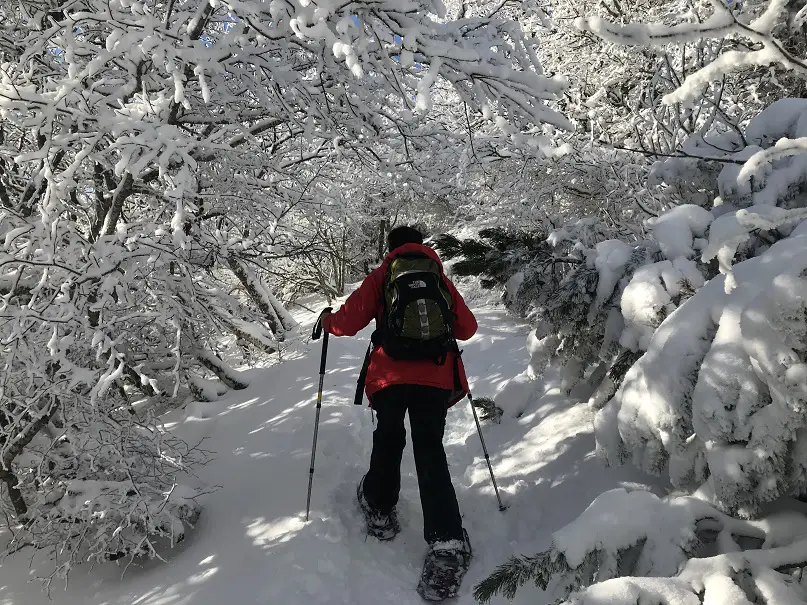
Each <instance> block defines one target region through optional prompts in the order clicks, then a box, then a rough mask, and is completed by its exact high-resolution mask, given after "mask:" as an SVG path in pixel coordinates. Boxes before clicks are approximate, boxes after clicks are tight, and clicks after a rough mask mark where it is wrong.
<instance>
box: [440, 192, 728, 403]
mask: <svg viewBox="0 0 807 605" xmlns="http://www.w3.org/2000/svg"><path fill="white" fill-rule="evenodd" d="M712 218H713V217H712V215H711V214H710V213H709V212H708V211H707V210H704V209H703V208H700V207H698V206H693V205H685V206H679V207H677V208H674V209H673V210H671V211H670V212H668V213H666V214H665V215H663V216H662V217H659V218H654V219H651V220H648V221H647V225H646V227H647V229H648V230H649V231H650V234H651V237H649V238H647V239H642V240H638V241H633V242H625V241H623V240H619V239H614V238H613V235H614V233H613V232H612V231H610V230H609V229H608V228H607V227H606V226H605V225H604V223H603V222H602V221H600V220H598V219H579V220H578V219H573V220H570V221H569V222H567V223H566V224H565V225H564V226H562V227H560V228H556V229H554V230H551V231H550V232H549V235H548V237H545V238H544V237H543V233H541V232H538V233H535V232H528V233H524V232H521V231H506V230H504V229H495V230H494V229H483V230H481V231H480V232H479V235H478V238H476V239H466V240H458V239H456V238H454V237H451V236H442V237H440V238H438V239H437V245H438V248H439V249H440V251H441V253H442V254H443V255H444V256H445V257H446V258H458V259H459V260H457V261H455V262H453V263H452V264H451V271H452V272H454V273H457V274H460V275H469V274H476V275H481V276H482V281H483V284H484V285H486V286H489V287H492V286H493V285H494V284H498V285H499V286H502V287H503V300H504V302H505V304H506V305H507V306H508V307H509V308H510V309H511V310H512V311H513V312H515V313H517V314H518V315H520V316H522V317H525V318H527V319H529V320H530V321H531V322H532V323H533V325H536V329H535V331H534V332H533V334H531V336H530V343H529V349H530V354H531V361H530V375H531V376H532V377H536V376H538V375H539V374H541V373H542V371H543V369H544V366H546V365H547V364H550V363H553V364H561V365H564V366H566V367H567V369H568V371H569V373H570V376H569V387H572V386H574V384H575V382H576V381H579V380H580V379H581V378H584V377H585V378H586V379H589V380H590V381H591V382H592V385H591V386H592V388H596V387H598V386H599V387H600V389H599V391H598V392H597V394H596V397H595V399H596V401H601V400H602V399H603V397H608V396H610V395H612V394H613V391H614V389H615V385H617V384H618V383H619V381H620V379H621V377H622V375H623V374H624V372H625V370H627V368H628V367H629V365H630V363H632V361H635V359H636V356H637V355H638V354H641V353H642V352H643V351H645V350H646V348H647V346H648V343H649V340H650V337H651V336H652V334H653V331H654V330H655V329H656V328H657V327H658V325H659V324H660V323H661V322H662V321H663V320H664V318H666V317H667V316H668V315H669V314H670V313H671V312H672V311H673V310H674V309H676V308H677V306H678V305H679V304H680V303H681V302H682V301H684V300H686V299H687V298H688V297H689V296H691V295H692V293H694V291H695V290H696V289H697V288H699V287H701V286H702V285H703V283H704V279H705V273H706V272H707V271H708V269H707V267H705V266H703V265H698V264H697V263H696V262H695V260H693V259H694V258H695V257H696V253H697V251H698V250H700V249H701V248H703V247H704V246H705V245H706V240H705V239H704V235H705V233H706V230H707V229H708V226H709V224H710V223H711V221H712ZM595 366H597V369H594V367H595Z"/></svg>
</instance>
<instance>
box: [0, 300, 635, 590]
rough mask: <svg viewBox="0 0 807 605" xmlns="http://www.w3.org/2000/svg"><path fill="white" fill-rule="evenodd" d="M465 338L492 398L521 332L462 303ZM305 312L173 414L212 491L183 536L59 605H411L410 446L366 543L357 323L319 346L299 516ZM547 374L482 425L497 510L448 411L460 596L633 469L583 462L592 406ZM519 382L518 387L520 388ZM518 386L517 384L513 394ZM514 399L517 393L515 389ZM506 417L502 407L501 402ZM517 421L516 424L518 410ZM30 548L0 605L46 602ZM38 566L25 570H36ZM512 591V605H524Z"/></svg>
mask: <svg viewBox="0 0 807 605" xmlns="http://www.w3.org/2000/svg"><path fill="white" fill-rule="evenodd" d="M475 313H476V315H477V318H478V319H479V323H480V329H479V332H478V334H477V335H476V336H475V337H474V338H473V339H472V340H470V341H468V342H467V343H465V346H464V349H465V355H464V359H465V361H466V365H467V368H468V374H469V377H470V380H471V385H472V389H473V391H474V393H475V394H476V395H477V396H485V395H487V396H492V395H495V394H496V393H497V392H498V391H499V390H501V389H502V388H503V387H504V386H505V385H506V383H507V381H508V379H510V378H511V377H513V376H514V375H516V374H519V372H521V370H522V369H523V368H524V367H525V365H526V363H527V361H528V354H527V350H526V335H527V331H528V329H527V327H526V326H523V325H519V324H516V323H515V322H514V321H513V320H512V319H511V318H510V317H508V316H507V314H506V313H505V311H503V310H501V309H496V308H491V307H483V308H477V309H475ZM314 317H315V316H314V314H312V313H309V312H300V313H297V314H296V319H297V320H298V321H300V322H301V324H302V327H301V336H300V339H299V341H298V342H296V343H293V344H292V345H291V346H290V347H289V349H288V350H287V351H286V352H285V353H284V357H285V360H284V361H283V363H281V364H278V365H274V366H272V367H268V368H262V369H255V370H252V371H250V373H249V376H250V378H251V380H252V384H251V386H250V387H249V388H248V389H246V390H243V391H230V392H228V393H227V394H226V395H225V396H224V397H223V398H222V399H220V400H218V401H215V402H212V403H192V404H190V405H189V406H188V407H187V408H185V410H183V411H181V412H180V411H177V412H174V413H173V416H174V418H173V419H171V420H172V421H174V422H180V423H181V424H182V426H180V427H178V429H179V431H180V434H181V435H183V436H184V437H185V438H186V439H188V440H189V441H195V440H198V439H199V438H201V437H205V438H206V439H205V441H204V442H203V447H204V448H205V449H206V450H209V451H210V452H211V453H212V455H213V459H212V461H211V462H210V463H209V464H207V465H206V466H205V467H203V468H201V469H199V473H198V475H199V479H200V481H203V482H205V483H206V484H208V485H210V486H219V487H218V489H217V490H216V491H214V492H213V493H211V494H210V495H208V496H205V497H204V499H203V501H202V502H203V505H204V512H203V515H202V517H201V519H200V521H199V523H198V525H197V527H196V529H195V530H194V531H192V532H191V534H190V536H189V538H188V539H187V540H186V542H184V543H183V544H181V545H180V546H178V547H177V548H176V549H174V550H168V551H166V552H165V553H164V556H165V558H166V560H167V564H166V563H162V562H160V561H151V562H147V563H145V564H143V565H132V566H130V567H129V568H128V569H127V570H126V573H125V574H123V573H122V572H123V570H124V566H125V562H124V563H122V564H121V565H116V564H107V565H105V566H101V567H96V568H95V569H91V568H90V567H89V566H87V567H84V568H76V569H74V570H73V572H72V574H71V576H70V584H69V586H68V587H67V590H66V591H65V590H64V589H63V588H64V587H63V585H61V584H60V585H54V586H53V587H52V590H51V598H52V600H53V602H55V603H58V604H59V605H191V604H192V605H229V604H230V603H232V604H233V605H236V604H237V605H247V604H251V603H256V604H265V605H287V604H297V603H299V604H306V605H308V604H315V603H329V604H350V605H365V604H367V605H382V604H385V603H389V604H395V605H407V604H409V603H422V601H421V600H420V598H419V597H418V595H417V594H416V592H415V586H416V585H417V580H418V576H419V573H420V568H421V564H422V560H423V556H424V554H425V550H426V547H425V543H424V542H423V539H422V515H421V512H420V503H419V498H418V492H417V481H416V478H415V474H414V461H413V458H412V454H411V446H410V447H407V450H406V453H405V454H404V463H403V464H404V469H403V472H404V475H403V487H402V494H401V504H400V511H401V521H402V525H403V531H402V533H401V534H400V535H399V536H398V538H397V539H396V540H395V541H394V542H391V543H380V542H377V541H376V540H374V539H372V538H366V536H365V534H364V531H363V528H362V523H361V517H360V513H359V511H358V508H357V506H356V504H355V500H354V499H355V495H354V494H355V485H356V482H357V481H358V479H359V478H360V477H361V475H362V474H363V472H364V470H365V466H366V464H367V462H368V460H369V454H370V446H371V433H372V430H373V422H372V416H371V412H370V411H369V410H368V409H367V408H366V407H359V406H354V405H353V403H352V402H353V393H354V388H355V380H356V376H357V372H358V366H359V365H360V363H361V360H362V358H363V355H364V351H365V348H366V344H367V341H368V338H369V333H370V330H369V329H368V330H365V331H364V332H363V333H362V334H361V335H360V336H359V337H355V338H351V339H348V338H332V339H331V341H330V351H329V356H328V370H327V374H326V377H325V393H324V397H323V410H322V420H321V425H320V434H319V445H318V451H317V464H316V473H315V477H314V489H313V496H312V513H311V521H310V522H309V523H308V524H306V523H305V522H304V521H303V515H304V509H305V495H306V487H307V480H308V463H309V456H310V447H311V437H312V430H313V423H314V410H315V404H314V401H315V399H316V387H317V376H316V373H317V372H318V366H319V351H320V349H319V347H320V343H318V342H308V339H307V336H308V332H309V330H310V325H311V324H312V323H313V320H314ZM555 385H556V381H554V380H552V379H550V378H547V377H544V378H543V379H541V380H539V381H538V382H536V383H535V390H534V392H533V395H532V398H531V400H530V402H528V403H527V404H526V405H523V404H522V403H521V402H518V403H514V405H513V406H512V407H511V408H510V409H509V410H508V409H505V414H504V416H503V418H502V423H501V424H500V425H493V424H485V425H484V431H485V436H486V441H487V445H488V448H489V450H490V453H491V458H492V461H493V466H494V470H495V471H496V474H497V479H498V481H499V484H500V487H501V488H502V495H503V498H504V499H505V501H506V502H507V503H508V504H509V505H510V508H509V510H508V511H506V512H505V513H500V512H499V511H498V510H497V505H496V501H495V497H494V495H493V491H492V487H491V484H490V479H489V476H488V471H487V467H486V466H485V461H484V458H483V456H482V448H481V446H480V443H479V437H478V436H477V434H476V429H475V426H474V421H473V416H472V415H471V412H470V410H469V408H468V405H467V403H465V404H459V405H458V406H456V407H455V408H453V409H452V410H451V411H450V413H449V419H448V426H447V429H446V438H445V443H446V451H447V454H448V459H449V464H450V466H451V471H452V475H453V477H454V484H455V487H456V488H457V494H458V498H459V502H460V508H461V510H462V511H463V515H464V518H465V525H466V528H467V529H468V532H469V534H470V537H471V540H472V542H473V545H474V550H475V559H474V561H473V563H472V565H471V569H470V570H469V572H468V576H467V577H466V581H465V583H464V585H463V588H462V591H461V594H460V597H459V598H458V599H457V600H456V601H455V602H458V603H468V604H470V603H473V602H474V600H473V598H472V596H471V590H472V588H473V585H474V584H475V583H476V582H478V581H479V580H481V579H482V578H484V577H485V576H486V575H487V574H489V573H490V572H491V571H492V570H493V568H494V567H495V566H496V565H497V564H499V563H501V562H503V561H504V560H505V559H506V558H507V557H508V556H510V555H511V554H513V553H524V554H533V553H535V552H537V551H539V550H542V549H544V548H546V547H547V546H548V545H549V543H550V541H551V536H550V534H551V533H552V532H553V531H556V530H557V529H559V528H561V527H562V526H563V525H565V524H566V523H568V522H570V521H572V520H573V519H574V518H575V517H576V516H577V515H578V514H580V513H581V512H582V511H583V510H584V509H585V508H586V506H588V504H589V503H590V502H591V501H592V500H593V499H594V498H595V497H596V496H597V495H598V494H600V493H601V492H603V491H605V490H607V489H611V488H613V487H617V486H619V485H628V484H629V482H630V481H632V480H635V479H636V477H637V475H636V472H635V471H631V470H629V469H604V468H603V467H602V464H601V463H600V462H599V461H598V460H597V459H596V458H595V457H594V453H593V451H594V438H593V435H592V426H591V425H592V422H591V420H592V412H591V411H590V410H589V408H588V407H587V405H586V404H585V403H578V402H575V401H573V400H571V399H569V398H568V397H566V396H564V395H563V394H562V393H561V392H560V390H559V389H558V388H557V387H556V386H555ZM518 390H519V389H516V391H518ZM520 390H522V391H523V389H520ZM514 392H515V391H514ZM501 399H502V398H501V397H500V398H499V402H500V404H502V403H503V404H504V406H503V407H505V408H508V403H507V402H506V401H504V402H503V401H501ZM521 409H525V412H524V413H523V414H522V415H521V416H520V417H519V418H515V417H514V416H515V415H516V413H517V412H520V411H521ZM30 557H31V555H30V554H27V553H25V554H20V555H19V556H18V557H17V558H16V559H14V560H12V561H6V562H4V563H2V564H1V565H0V605H38V604H40V603H44V602H47V597H46V596H45V594H44V593H42V592H41V590H40V585H39V583H38V582H36V581H29V580H30V579H31V578H33V577H34V576H35V575H36V569H34V570H31V569H29V562H30ZM35 567H36V565H35ZM535 591H536V589H534V588H525V589H524V590H522V591H521V593H519V595H518V596H517V598H516V601H515V602H516V603H529V602H535V597H536V596H537V595H536V594H535Z"/></svg>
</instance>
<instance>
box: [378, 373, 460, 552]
mask: <svg viewBox="0 0 807 605" xmlns="http://www.w3.org/2000/svg"><path fill="white" fill-rule="evenodd" d="M450 395H451V392H450V391H447V390H443V389H438V388H435V387H429V386H423V385H417V384H402V385H393V386H390V387H386V388H385V389H382V390H380V391H378V392H377V393H374V394H373V397H372V405H373V409H374V410H375V412H376V416H377V419H378V425H377V427H376V429H375V431H374V432H373V453H372V456H371V457H370V470H369V471H368V472H367V475H366V477H365V479H364V497H365V499H366V500H367V503H368V504H369V505H370V506H371V507H373V508H375V509H376V510H378V511H379V512H382V513H387V512H389V511H391V510H392V509H393V508H394V507H395V505H396V504H397V503H398V493H399V492H400V490H401V458H402V456H403V450H404V447H405V446H406V429H405V428H404V416H405V415H406V411H407V410H409V428H410V430H411V432H412V448H413V450H414V452H415V468H416V470H417V476H418V487H419V488H420V504H421V506H422V508H423V537H424V538H425V539H426V542H428V543H430V544H431V543H433V542H438V541H443V540H462V539H463V533H462V517H461V516H460V509H459V505H458V504H457V495H456V494H455V493H454V486H453V485H452V483H451V475H450V474H449V472H448V462H447V461H446V453H445V450H444V449H443V432H444V431H445V426H446V412H447V411H448V404H449V397H450Z"/></svg>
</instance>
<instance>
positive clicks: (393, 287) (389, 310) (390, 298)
mask: <svg viewBox="0 0 807 605" xmlns="http://www.w3.org/2000/svg"><path fill="white" fill-rule="evenodd" d="M382 292H383V309H384V310H383V313H382V315H381V321H380V323H379V325H378V329H377V331H376V334H374V343H375V344H377V345H381V346H383V347H384V351H385V352H386V353H387V355H389V356H390V357H392V358H393V359H432V360H434V361H435V363H438V364H443V363H444V362H445V360H446V357H447V355H448V353H449V351H453V350H454V349H455V348H456V341H455V340H454V315H453V312H452V309H451V291H450V290H449V289H448V286H447V285H446V283H445V279H444V278H443V270H442V268H441V267H440V263H438V262H437V261H436V260H434V259H433V258H431V257H429V256H428V255H426V254H423V253H420V252H409V253H404V254H400V255H398V256H396V257H395V258H393V259H392V260H391V261H390V262H389V265H388V266H387V272H386V275H385V276H384V283H383V289H382Z"/></svg>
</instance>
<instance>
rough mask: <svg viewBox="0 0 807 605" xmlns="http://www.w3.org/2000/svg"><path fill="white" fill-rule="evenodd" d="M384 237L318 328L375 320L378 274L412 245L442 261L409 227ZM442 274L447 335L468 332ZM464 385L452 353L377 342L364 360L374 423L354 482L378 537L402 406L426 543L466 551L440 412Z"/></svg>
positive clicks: (401, 441) (399, 444)
mask: <svg viewBox="0 0 807 605" xmlns="http://www.w3.org/2000/svg"><path fill="white" fill-rule="evenodd" d="M387 244H388V247H389V250H390V252H389V254H388V255H387V257H386V258H385V259H384V262H383V263H382V265H381V266H380V267H378V268H377V269H375V270H374V271H372V272H371V273H370V274H369V275H368V276H367V277H366V278H365V280H364V282H363V283H362V284H361V286H360V287H359V289H358V290H356V291H355V292H353V293H352V294H351V295H350V296H349V297H348V299H347V300H346V301H345V304H344V305H342V307H341V308H340V309H339V310H338V311H337V312H335V313H329V314H326V315H324V316H323V318H322V328H323V329H324V330H325V331H327V332H328V333H330V334H333V335H334V336H353V335H355V334H356V333H357V332H359V331H360V330H362V329H363V328H365V327H366V326H367V325H368V324H369V323H370V322H371V321H372V320H373V319H375V320H376V322H377V324H378V322H379V321H380V319H381V314H382V312H383V304H384V303H383V290H382V288H383V282H384V276H385V274H386V271H387V266H388V265H389V263H390V262H391V260H392V259H394V258H395V257H396V256H398V255H400V254H407V253H412V252H419V253H422V254H426V255H428V256H429V257H430V258H432V259H434V260H435V261H437V262H438V263H439V264H440V267H441V268H442V263H441V261H440V258H439V257H438V256H437V253H436V252H435V251H434V250H433V249H431V248H429V247H428V246H424V245H423V236H422V234H421V233H420V232H419V231H417V230H415V229H412V228H410V227H398V228H396V229H393V230H392V231H390V233H389V235H388V237H387ZM442 278H443V279H444V280H445V284H446V286H447V287H448V289H449V291H450V292H451V309H452V311H453V313H454V326H453V333H454V336H455V338H457V339H458V340H467V339H469V338H471V337H472V336H473V335H474V334H475V333H476V329H477V322H476V318H475V317H474V315H473V313H471V311H470V309H468V305H466V304H465V301H464V300H463V298H462V296H461V295H460V293H459V292H458V291H457V289H456V287H455V286H454V284H452V283H451V281H450V280H449V279H448V278H447V277H445V274H443V276H442ZM457 370H459V376H457ZM458 382H459V384H457V383H458ZM467 392H468V382H467V379H466V376H465V370H464V367H463V365H462V359H460V358H459V355H457V354H456V353H453V352H451V353H448V358H447V359H446V360H445V363H442V364H439V365H438V364H437V363H435V362H434V361H432V360H427V359H426V360H405V361H402V360H395V359H392V358H390V357H389V356H388V355H387V354H386V353H385V352H384V348H383V347H382V346H376V347H375V348H374V349H373V351H372V354H371V356H370V360H369V366H368V368H367V376H366V393H367V397H368V399H369V400H370V405H371V406H372V408H373V410H374V411H375V413H376V416H377V419H378V425H377V427H376V429H375V431H374V432H373V451H372V455H371V457H370V469H369V471H368V472H367V474H366V475H365V476H364V478H363V479H362V480H361V482H360V483H359V486H358V490H357V496H358V499H359V504H360V505H361V507H362V510H363V512H364V514H365V517H366V518H367V523H368V532H370V533H372V534H373V535H375V536H376V537H378V538H380V539H382V540H383V539H392V538H394V537H395V535H396V534H397V533H398V531H400V525H399V524H398V519H397V515H396V511H395V507H396V504H397V503H398V493H399V491H400V489H401V457H402V456H403V450H404V447H405V446H406V429H405V428H404V416H405V414H406V412H407V410H408V411H409V426H410V430H411V433H412V447H413V449H414V454H415V467H416V471H417V477H418V487H419V489H420V501H421V506H422V508H423V525H424V527H423V535H424V538H425V539H426V542H428V543H429V544H430V545H432V546H433V547H434V546H435V545H438V546H442V547H444V546H445V545H446V544H450V545H457V550H458V553H457V554H458V555H463V554H464V555H465V556H466V557H470V543H469V542H468V534H467V532H465V530H464V529H463V527H462V518H461V516H460V511H459V505H458V504H457V496H456V493H455V491H454V486H453V484H452V482H451V475H450V474H449V470H448V463H447V461H446V454H445V450H444V449H443V433H444V431H445V424H446V412H447V410H448V408H449V407H451V406H452V405H453V404H454V403H456V402H457V401H458V400H460V399H461V398H462V397H464V396H465V394H466V393H467ZM466 563H467V561H466Z"/></svg>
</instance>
